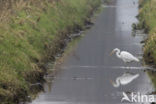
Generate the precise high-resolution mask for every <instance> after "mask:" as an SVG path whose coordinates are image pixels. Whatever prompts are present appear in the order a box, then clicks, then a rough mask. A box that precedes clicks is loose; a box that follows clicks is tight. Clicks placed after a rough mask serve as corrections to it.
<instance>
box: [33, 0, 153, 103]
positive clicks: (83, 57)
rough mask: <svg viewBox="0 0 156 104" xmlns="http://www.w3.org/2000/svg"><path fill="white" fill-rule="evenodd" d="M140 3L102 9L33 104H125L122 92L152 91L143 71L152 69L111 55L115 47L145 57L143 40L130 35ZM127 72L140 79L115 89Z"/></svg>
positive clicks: (126, 1) (127, 0) (121, 1)
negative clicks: (116, 80)
mask: <svg viewBox="0 0 156 104" xmlns="http://www.w3.org/2000/svg"><path fill="white" fill-rule="evenodd" d="M134 2H135V3H134ZM137 3H138V0H112V3H111V4H110V5H106V6H103V7H104V10H103V11H102V12H101V13H100V15H99V16H98V17H97V19H96V21H95V25H94V26H93V27H92V28H91V29H90V30H89V31H88V32H87V33H86V35H85V36H84V37H83V39H81V40H80V42H79V43H78V46H77V47H76V49H75V51H74V55H73V53H71V55H69V57H68V58H67V59H66V60H65V61H64V63H63V64H62V65H61V66H60V69H61V70H60V72H59V73H58V75H57V76H56V77H55V78H54V77H53V76H52V78H50V75H49V77H48V78H49V80H48V82H49V83H47V84H45V92H43V93H41V94H40V95H39V96H38V97H37V98H36V99H35V100H34V101H32V103H30V104H124V103H123V102H121V98H122V97H123V95H122V93H123V92H140V93H143V94H146V93H149V92H152V90H153V86H152V84H151V81H150V79H149V77H148V75H147V74H146V73H145V72H144V70H146V69H150V67H144V66H142V65H141V64H140V63H130V64H128V65H125V64H124V63H123V62H122V61H121V60H119V59H118V58H116V56H115V55H113V56H110V55H109V53H110V52H111V50H112V49H114V48H116V47H117V48H119V49H121V50H126V51H128V52H131V53H132V54H134V55H135V56H137V57H140V55H141V54H142V45H141V44H140V42H141V41H142V39H143V37H142V36H140V35H139V36H137V35H136V36H135V37H134V36H132V35H131V34H132V27H131V25H132V24H133V23H136V22H138V21H137V19H136V16H137V14H138V4H137ZM127 71H129V72H132V73H136V74H137V73H138V74H139V75H140V76H139V77H138V78H137V79H135V80H134V81H132V82H131V83H129V84H127V85H125V86H120V87H119V88H114V87H113V86H112V84H111V83H110V80H115V79H116V78H117V77H118V76H120V75H122V74H123V73H125V72H127ZM53 79H54V80H53ZM52 83H53V84H52ZM126 103H127V102H125V104H126ZM133 104H134V103H133ZM137 104H138V103H137Z"/></svg>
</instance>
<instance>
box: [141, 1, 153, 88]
mask: <svg viewBox="0 0 156 104" xmlns="http://www.w3.org/2000/svg"><path fill="white" fill-rule="evenodd" d="M155 5H156V0H140V13H139V16H138V18H139V20H140V24H139V25H138V26H139V27H140V28H144V29H145V32H147V34H148V38H147V40H146V42H145V46H144V59H145V62H146V63H147V64H150V65H154V66H156V7H155ZM149 75H150V76H151V79H152V81H153V82H154V86H155V87H156V74H155V73H149Z"/></svg>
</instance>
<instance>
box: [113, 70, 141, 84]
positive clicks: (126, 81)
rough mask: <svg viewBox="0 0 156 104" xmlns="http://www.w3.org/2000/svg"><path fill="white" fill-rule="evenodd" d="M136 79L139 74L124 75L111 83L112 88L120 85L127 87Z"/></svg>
mask: <svg viewBox="0 0 156 104" xmlns="http://www.w3.org/2000/svg"><path fill="white" fill-rule="evenodd" d="M138 77H139V74H132V73H124V74H123V75H122V76H120V77H118V78H116V82H115V83H114V82H112V84H113V86H114V87H119V86H120V85H127V84H129V83H131V82H132V81H133V80H134V79H136V78H138Z"/></svg>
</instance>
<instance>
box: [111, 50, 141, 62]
mask: <svg viewBox="0 0 156 104" xmlns="http://www.w3.org/2000/svg"><path fill="white" fill-rule="evenodd" d="M113 53H116V56H117V57H118V58H120V59H122V60H123V61H124V62H125V63H129V62H133V61H135V62H139V59H138V58H136V57H135V56H133V55H132V54H131V53H129V52H127V51H120V49H118V48H115V49H113V51H112V53H111V54H113Z"/></svg>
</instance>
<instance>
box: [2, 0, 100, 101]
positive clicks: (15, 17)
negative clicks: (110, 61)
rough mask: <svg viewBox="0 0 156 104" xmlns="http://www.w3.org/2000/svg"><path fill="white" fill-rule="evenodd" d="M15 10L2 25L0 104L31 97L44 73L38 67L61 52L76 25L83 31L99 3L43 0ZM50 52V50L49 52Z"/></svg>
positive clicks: (72, 0) (97, 1)
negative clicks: (46, 59) (62, 43)
mask: <svg viewBox="0 0 156 104" xmlns="http://www.w3.org/2000/svg"><path fill="white" fill-rule="evenodd" d="M38 1H39V2H40V7H38V6H36V5H33V4H29V5H26V6H24V7H23V8H20V9H19V8H16V7H14V8H13V9H14V13H13V14H10V15H9V17H8V18H9V19H8V20H9V22H5V21H4V22H1V23H0V101H1V103H2V104H5V103H6V104H13V102H14V103H18V102H19V101H22V99H24V97H25V96H27V95H28V94H30V89H29V87H30V84H31V83H35V82H36V81H39V78H40V76H42V73H43V72H44V70H43V69H41V68H40V67H39V66H38V63H42V61H43V59H44V58H49V57H50V56H49V55H55V54H56V53H57V52H58V50H59V49H58V48H59V45H57V43H59V42H60V41H61V39H62V38H64V37H65V35H67V33H69V32H72V31H73V29H74V27H75V26H79V27H81V28H83V26H84V22H85V20H86V19H88V18H89V16H90V13H91V12H92V11H93V10H94V9H95V7H97V6H98V5H99V4H100V0H60V2H52V3H48V0H45V1H40V0H38ZM49 50H50V51H49Z"/></svg>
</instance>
